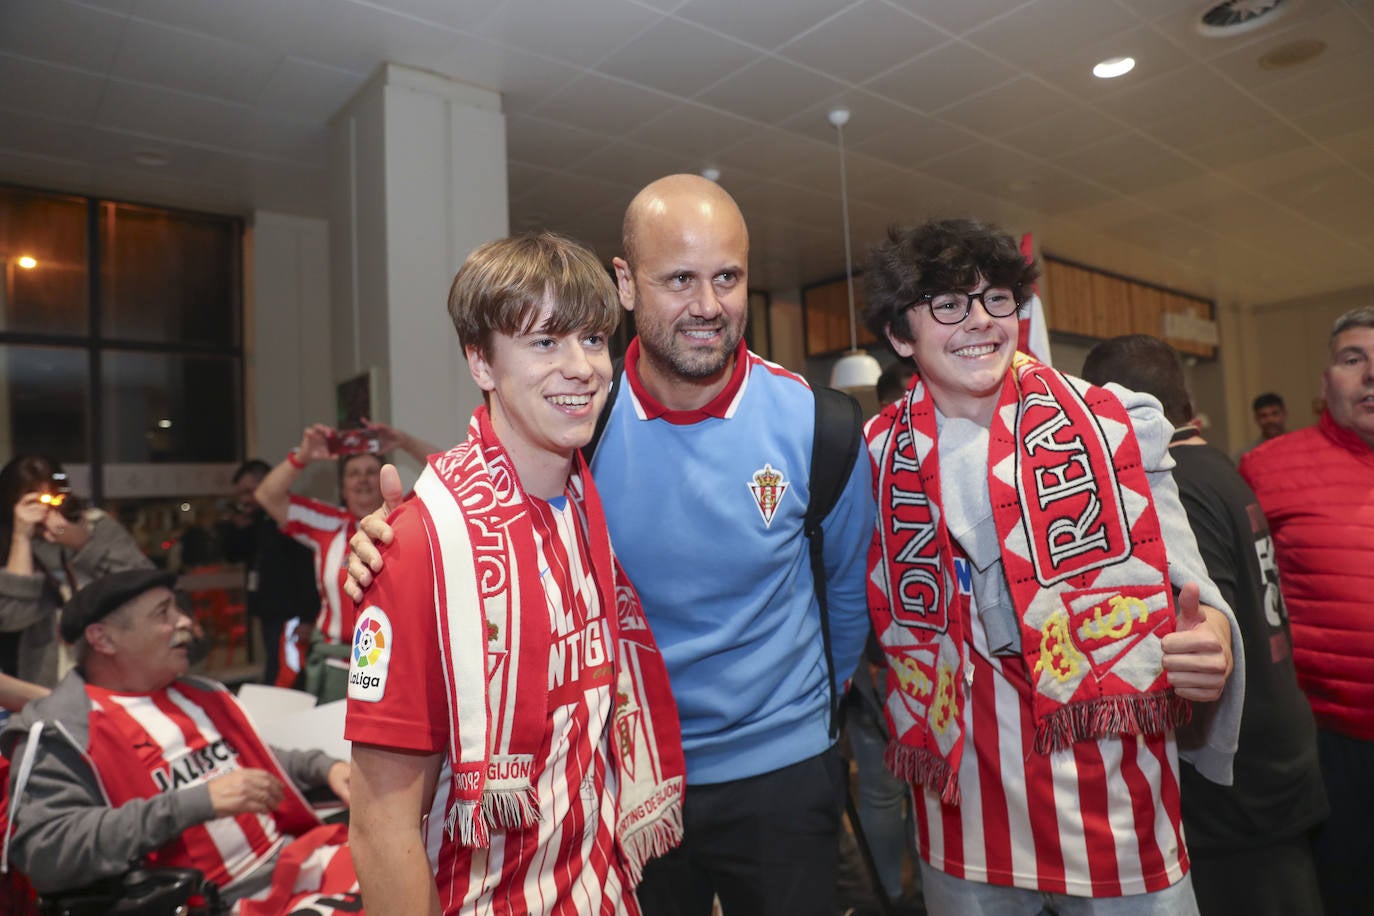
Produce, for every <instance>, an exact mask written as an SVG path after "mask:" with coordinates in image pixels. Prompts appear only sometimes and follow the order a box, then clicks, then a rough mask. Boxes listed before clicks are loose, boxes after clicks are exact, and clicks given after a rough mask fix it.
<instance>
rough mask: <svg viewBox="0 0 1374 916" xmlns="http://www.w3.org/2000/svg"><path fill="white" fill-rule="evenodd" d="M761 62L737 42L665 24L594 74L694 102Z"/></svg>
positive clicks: (691, 27) (667, 21) (682, 24)
mask: <svg viewBox="0 0 1374 916" xmlns="http://www.w3.org/2000/svg"><path fill="white" fill-rule="evenodd" d="M757 57H758V51H756V50H755V49H753V48H750V47H749V46H747V45H742V44H740V43H739V42H737V41H731V40H730V39H728V38H724V37H722V36H720V35H717V34H715V33H713V32H708V31H707V30H705V29H703V28H701V27H700V26H695V25H692V24H691V23H687V22H681V21H679V20H676V19H664V20H663V21H662V22H659V23H657V24H655V25H653V26H651V27H650V28H649V30H648V31H646V32H645V33H644V34H642V35H640V36H638V37H637V38H635V40H634V41H632V42H631V43H630V44H628V45H626V46H625V47H623V48H621V49H620V50H618V51H616V52H615V53H613V54H611V56H610V57H608V58H606V59H605V60H603V61H602V62H601V63H600V64H598V65H597V67H596V69H597V70H599V71H600V72H602V73H608V74H610V75H611V76H618V77H620V78H621V79H624V80H628V81H629V82H632V83H639V84H641V85H644V86H650V87H652V88H654V89H658V90H661V91H663V92H670V93H672V94H673V95H679V96H684V97H687V96H692V95H695V94H696V93H698V92H700V91H701V90H702V89H705V88H706V87H707V86H709V85H711V84H712V83H714V82H716V81H718V80H719V79H720V78H721V77H723V76H726V75H728V74H730V73H733V72H734V71H736V70H738V69H739V68H740V67H743V66H744V65H745V64H747V63H749V62H750V61H752V60H754V59H755V58H757Z"/></svg>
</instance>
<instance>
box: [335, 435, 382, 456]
mask: <svg viewBox="0 0 1374 916" xmlns="http://www.w3.org/2000/svg"><path fill="white" fill-rule="evenodd" d="M324 442H325V446H326V447H327V448H328V449H329V454H331V455H364V454H372V455H375V454H377V453H378V452H380V451H381V450H382V443H381V440H380V439H379V438H378V433H377V431H376V430H374V429H336V430H333V431H331V432H330V433H329V435H328V436H326V437H325V440H324Z"/></svg>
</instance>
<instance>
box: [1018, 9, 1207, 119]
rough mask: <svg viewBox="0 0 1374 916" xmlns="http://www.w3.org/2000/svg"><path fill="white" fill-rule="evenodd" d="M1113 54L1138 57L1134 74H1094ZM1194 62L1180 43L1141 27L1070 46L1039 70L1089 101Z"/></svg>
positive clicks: (1066, 90) (1135, 58)
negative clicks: (1100, 64)
mask: <svg viewBox="0 0 1374 916" xmlns="http://www.w3.org/2000/svg"><path fill="white" fill-rule="evenodd" d="M1113 57H1131V58H1133V59H1134V60H1135V67H1134V68H1133V69H1132V70H1131V72H1130V73H1127V74H1124V75H1122V76H1118V77H1116V78H1114V79H1106V80H1104V79H1099V78H1097V77H1096V76H1093V66H1094V65H1096V64H1097V63H1099V62H1100V61H1104V60H1108V59H1110V58H1113ZM1192 62H1193V59H1192V58H1191V57H1190V56H1189V55H1188V54H1186V53H1184V52H1183V51H1181V50H1180V49H1179V47H1178V45H1176V44H1174V43H1173V42H1171V41H1169V40H1168V39H1166V38H1164V37H1162V36H1161V35H1160V34H1159V33H1158V32H1156V31H1154V30H1153V29H1149V28H1144V27H1140V28H1134V29H1127V30H1126V31H1124V32H1117V33H1116V34H1114V35H1111V36H1109V37H1107V38H1103V39H1099V40H1098V41H1092V42H1088V43H1087V44H1083V45H1079V46H1076V47H1073V48H1070V49H1068V50H1066V51H1064V52H1063V53H1062V54H1060V55H1058V56H1057V57H1055V58H1053V59H1051V60H1047V61H1046V62H1045V64H1044V65H1042V66H1038V67H1036V68H1035V70H1036V72H1037V73H1039V74H1040V75H1041V76H1042V77H1043V78H1044V79H1045V80H1046V81H1047V82H1049V83H1052V84H1053V85H1055V86H1058V87H1059V88H1060V89H1063V90H1064V91H1065V92H1068V93H1070V94H1071V95H1073V97H1074V98H1076V99H1079V100H1081V101H1085V102H1086V101H1093V100H1096V99H1100V98H1102V97H1103V96H1106V95H1110V94H1111V93H1113V92H1117V91H1120V90H1122V89H1125V88H1127V87H1129V86H1131V85H1133V84H1139V83H1143V82H1146V81H1148V80H1151V79H1154V78H1155V77H1158V76H1162V75H1163V74H1165V73H1168V72H1170V71H1172V70H1178V69H1180V68H1182V67H1186V66H1188V65H1189V64H1191V63H1192Z"/></svg>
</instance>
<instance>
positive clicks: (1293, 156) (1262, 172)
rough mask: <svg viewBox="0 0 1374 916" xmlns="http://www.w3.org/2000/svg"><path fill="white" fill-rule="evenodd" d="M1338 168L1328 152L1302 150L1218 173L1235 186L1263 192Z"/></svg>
mask: <svg viewBox="0 0 1374 916" xmlns="http://www.w3.org/2000/svg"><path fill="white" fill-rule="evenodd" d="M1340 164H1341V160H1340V158H1339V157H1338V156H1336V155H1335V154H1334V153H1332V152H1331V151H1330V150H1327V149H1323V148H1322V147H1319V146H1303V147H1299V148H1298V149H1295V150H1290V151H1287V152H1283V153H1279V154H1277V155H1274V156H1266V157H1265V158H1263V159H1255V160H1252V161H1250V162H1237V163H1232V164H1229V165H1227V166H1226V167H1225V168H1224V169H1219V170H1218V172H1219V174H1221V175H1224V176H1226V177H1227V178H1229V179H1230V180H1232V181H1234V182H1236V183H1237V184H1240V185H1244V186H1246V187H1249V188H1264V187H1268V186H1269V185H1273V184H1277V183H1279V182H1281V181H1287V180H1288V179H1289V178H1293V177H1300V176H1304V175H1315V174H1321V173H1324V172H1327V171H1329V170H1330V169H1332V168H1334V167H1336V166H1338V165H1340Z"/></svg>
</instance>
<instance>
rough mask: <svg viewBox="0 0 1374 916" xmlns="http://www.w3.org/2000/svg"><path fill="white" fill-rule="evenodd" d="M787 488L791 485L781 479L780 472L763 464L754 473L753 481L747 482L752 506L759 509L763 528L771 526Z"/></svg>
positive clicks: (769, 465)
mask: <svg viewBox="0 0 1374 916" xmlns="http://www.w3.org/2000/svg"><path fill="white" fill-rule="evenodd" d="M789 486H791V484H789V483H788V482H787V481H786V480H784V479H783V477H782V472H781V471H775V470H773V466H772V465H771V464H765V465H764V466H763V467H761V468H759V469H758V470H757V471H755V472H754V477H753V479H752V480H750V481H749V492H750V493H752V494H753V496H754V505H756V506H758V507H759V514H760V515H762V516H763V525H764V527H765V528H771V527H772V526H773V515H774V514H775V513H776V512H777V511H778V503H780V502H782V497H783V494H784V493H786V492H787V488H788V487H789Z"/></svg>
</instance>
